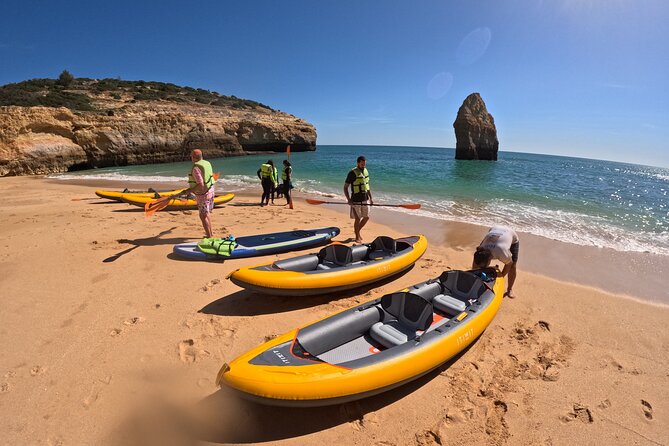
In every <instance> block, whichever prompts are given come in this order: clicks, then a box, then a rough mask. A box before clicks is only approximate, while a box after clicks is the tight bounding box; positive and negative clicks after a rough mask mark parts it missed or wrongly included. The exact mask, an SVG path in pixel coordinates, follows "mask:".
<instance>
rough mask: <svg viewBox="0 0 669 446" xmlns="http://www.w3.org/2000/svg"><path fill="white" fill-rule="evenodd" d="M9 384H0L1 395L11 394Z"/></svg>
mask: <svg viewBox="0 0 669 446" xmlns="http://www.w3.org/2000/svg"><path fill="white" fill-rule="evenodd" d="M9 388H10V387H9V383H2V384H0V393H7V392H9Z"/></svg>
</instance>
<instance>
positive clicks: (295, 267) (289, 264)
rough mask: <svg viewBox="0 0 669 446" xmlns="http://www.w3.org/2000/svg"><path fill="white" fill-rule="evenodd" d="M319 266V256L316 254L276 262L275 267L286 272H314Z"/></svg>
mask: <svg viewBox="0 0 669 446" xmlns="http://www.w3.org/2000/svg"><path fill="white" fill-rule="evenodd" d="M317 266H318V256H317V255H315V254H307V255H304V256H298V257H293V258H292V259H284V260H277V261H276V262H274V267H276V268H278V269H282V270H286V271H313V270H315V269H316V267H317Z"/></svg>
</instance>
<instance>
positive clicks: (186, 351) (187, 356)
mask: <svg viewBox="0 0 669 446" xmlns="http://www.w3.org/2000/svg"><path fill="white" fill-rule="evenodd" d="M178 349H179V359H181V361H182V362H186V363H193V362H195V361H197V360H199V359H201V358H202V357H204V356H209V352H208V351H206V350H201V349H199V348H198V347H196V346H195V341H194V340H193V339H186V340H184V341H181V342H179V347H178Z"/></svg>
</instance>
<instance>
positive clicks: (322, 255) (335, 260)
mask: <svg viewBox="0 0 669 446" xmlns="http://www.w3.org/2000/svg"><path fill="white" fill-rule="evenodd" d="M368 252H369V247H368V246H367V245H355V246H346V245H330V246H326V247H325V248H323V249H321V251H320V252H319V253H318V258H319V259H320V262H319V263H318V266H317V267H316V269H318V270H326V269H332V268H337V267H340V266H347V265H351V264H354V263H357V262H361V261H362V260H364V259H365V257H367V253H368Z"/></svg>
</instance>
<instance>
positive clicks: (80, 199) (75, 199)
mask: <svg viewBox="0 0 669 446" xmlns="http://www.w3.org/2000/svg"><path fill="white" fill-rule="evenodd" d="M82 200H102V198H98V197H96V198H93V197H91V198H73V199H72V201H82Z"/></svg>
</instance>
